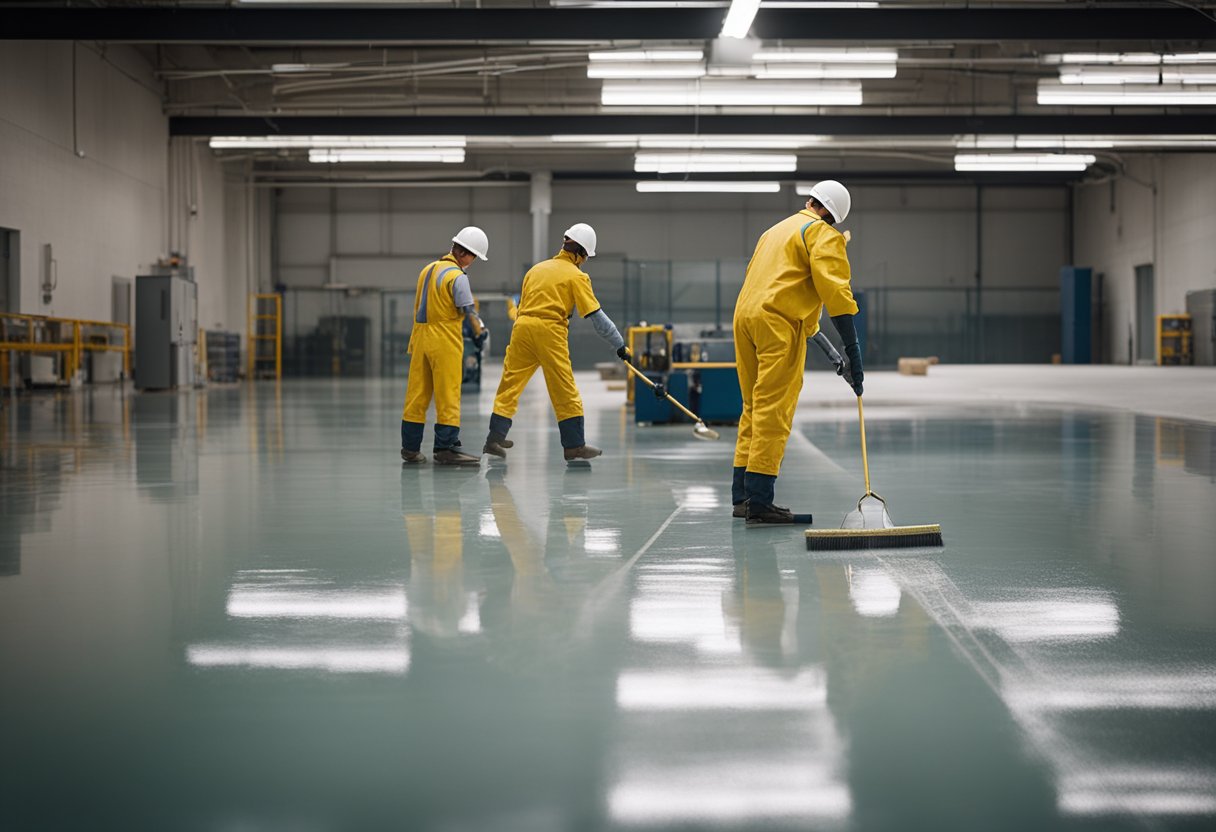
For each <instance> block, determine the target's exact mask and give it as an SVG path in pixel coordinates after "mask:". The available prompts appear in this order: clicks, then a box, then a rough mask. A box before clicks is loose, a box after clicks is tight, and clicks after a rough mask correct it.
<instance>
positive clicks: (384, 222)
mask: <svg viewBox="0 0 1216 832" xmlns="http://www.w3.org/2000/svg"><path fill="white" fill-rule="evenodd" d="M852 192H853V197H854V199H853V205H854V208H853V211H852V213H851V214H850V216H849V218H848V221H847V222H846V223H845V227H847V228H850V229H852V231H853V235H854V239H853V242H852V243H851V244H850V246H849V255H850V260H851V263H852V266H853V274H854V286H855V288H858V289H888V290H903V291H891V292H889V293H888V295H887V301H886V307H887V309H888V312H887V315H886V318H885V319H884V321H885V326H886V327H887V329H888V331H889V332H892V333H898V332H900V331H901V329H902V330H904V331H907V332H909V333H918V334H920V335H921V336H922V337H930V338H932V337H936V335H935V334H936V333H940V332H942V331H944V330H947V329H948V330H950V332H951V333H953V335H952V336H951V337H955V340H956V341H959V342H961V341H962V340H963V338H962V329H963V326H964V324H963V318H964V316H965V312H966V309H967V299H966V297H965V294H964V289H967V288H971V287H974V286H975V282H976V271H977V265H978V268H979V269H980V271H981V273H982V277H983V284H984V286H985V287H986V289H992V290H994V291H993V292H992V293H991V294H990V295H989V296H988V299H986V300H985V304H984V309H985V311H986V312H987V313H988V314H996V315H1001V314H1003V313H1004V314H1018V315H1039V316H1041V317H1043V316H1050V315H1053V314H1056V313H1058V309H1059V301H1058V293H1057V292H1055V291H1054V287H1056V286H1057V283H1058V273H1059V268H1060V266H1061V265H1063V264H1064V263H1065V262H1066V261H1067V259H1068V258H1067V250H1068V242H1069V240H1068V234H1069V229H1068V209H1067V204H1068V203H1067V199H1068V194H1067V191H1066V190H1065V189H1064V188H985V189H984V191H983V194H982V197H981V196H979V195H978V194H977V191H976V189H975V188H973V187H951V186H940V185H939V186H916V187H874V186H869V187H867V186H857V187H854V188H853V189H852ZM977 198H979V199H982V205H983V210H982V222H981V223H980V226H981V227H980V228H979V229H977V222H976V216H977V213H976V204H977ZM804 203H805V197H799V196H797V195H796V194H795V193H794V189H793V188H792V187H790V186H786V187H785V188H784V189H783V191H782V192H781V193H780V194H775V195H747V194H696V195H690V194H638V193H637V192H636V191H635V189H634V186H633V184H632V183H597V184H587V183H565V182H557V183H555V184H554V186H553V210H552V214H551V217H550V223H549V239H550V241H551V247H550V250H551V251H556V250H557V248H558V245H559V243H560V240H561V234H562V232H563V231H564V230H565V229H566V228H567V227H568V226H569V225H570V224H571V223H573V222H577V221H583V222H589V223H591V224H592V225H593V226H594V227H595V228H596V231H597V233H598V236H599V242H598V249H599V251H598V253H597V255H598V256H597V257H596V258H595V259H594V260H593V261H592V262H591V264H590V265H589V266H588V271H589V272H590V274H591V276H592V278H593V280H594V281H595V286H596V292H597V294H598V295H599V298H600V301H601V302H602V303H603V304H604V307H605V309H606V310H607V311H608V312H609V314H610V315H612V316H613V317H614V318H616V320H617V321H618V323H620V324H622V325H623V324H625V323H627V322H629V321H631V320H637V319H641V318H645V319H649V320H651V321H655V320H674V321H676V322H693V321H696V322H713V321H714V315H715V311H716V310H717V308H718V307H717V306H716V304H717V301H716V300H715V289H716V287H717V281H718V279H719V275H720V280H721V286H720V288H719V289H717V291H718V292H719V293H720V296H721V309H722V310H723V311H722V312H721V316H722V320H723V322H724V323H727V324H729V322H730V316H731V310H733V307H734V299H735V295H736V294H737V292H738V287H739V286H740V285H741V284H742V278H743V271H744V269H745V267H746V261H747V259H748V258H749V257H750V256H751V253H752V249H753V247H754V246H755V243H756V240H757V238H758V237H759V236H760V234H761V233H763V231H764V230H765V229H766V228H768V227H769V226H770V225H771V224H772V223H774V222H776V221H778V220H780V219H782V218H783V217H785V216H788V215H789V214H791V213H793V212H794V211H797V210H798V209H799V208H801V207H802V205H803V204H804ZM275 207H276V212H277V215H276V216H277V220H276V223H275V229H276V250H277V257H278V269H277V271H276V275H277V279H278V280H279V281H281V282H282V283H283V284H285V285H287V286H290V287H311V288H312V289H315V290H318V291H312V292H309V293H307V295H306V296H305V295H304V294H301V293H293V296H292V298H289V303H288V305H289V307H291V309H290V311H289V315H288V317H289V319H290V320H289V322H288V329H289V331H291V330H292V329H293V328H295V329H297V331H307V330H308V329H310V328H311V327H312V326H313V324H314V322H315V320H316V318H317V317H318V316H319V315H323V314H341V315H359V316H368V317H371V318H372V327H373V335H372V339H373V345H372V350H373V352H375V351H376V350H377V349H379V344H378V343H377V342H378V339H379V331H380V330H379V327H380V320H381V318H382V317H384V316H386V315H387V316H389V317H392V318H393V319H395V320H398V323H397V324H396V327H397V328H398V329H408V326H409V324H408V321H407V320H406V319H407V318H408V310H409V309H411V308H412V303H413V290H414V285H415V282H416V280H417V275H418V271H419V269H420V268H421V267H422V266H423V265H424V264H425V263H426V262H428V261H429V260H431V259H432V258H434V257H436V256H437V255H439V254H440V253H442V252H443V251H445V250H446V248H447V246H448V240H450V239H451V236H452V234H453V233H454V232H455V231H456V230H457V229H459V228H460V227H461V226H463V225H467V224H476V225H480V226H481V227H483V228H484V229H485V230H486V232H487V233H488V234H489V236H490V262H488V263H478V264H476V265H475V266H474V268H473V269H472V270H471V272H470V276H471V278H472V280H473V285H474V288H475V290H476V291H478V292H481V293H486V292H500V291H508V292H514V291H518V288H519V285H520V280H521V278H522V276H523V273H524V271H525V270H526V269H527V267H528V266H529V265H530V263H529V259H530V255H531V223H532V218H531V215H530V213H529V189H528V187H527V185H526V184H524V185H522V186H519V187H493V188H487V187H481V188H469V187H464V188H442V189H441V188H400V189H361V188H360V189H347V190H331V189H321V188H290V189H284V190H283V191H281V192H280V194H279V195H278V197H277V198H276V201H275ZM977 233H978V234H979V237H980V239H982V244H981V245H980V248H981V249H982V252H983V256H982V263H979V264H977V262H976V251H977ZM626 260H629V261H631V263H630V264H626V263H625V261H626ZM640 261H650V262H648V263H646V264H645V266H641V265H639V262H640ZM668 274H670V276H671V283H672V288H671V290H670V291H669V290H668V288H667V287H666V284H665V283H662V281H664V280H665V279H666V277H667V275H668ZM626 275H629V276H630V277H631V279H632V283H633V285H632V287H631V288H630V289H629V291H628V292H626V290H625V286H624V284H625V282H626ZM656 275H657V276H658V277H655V276H656ZM331 278H332V280H333V282H336V283H342V284H347V285H349V286H354V287H375V288H378V289H383V290H388V291H393V292H397V293H400V296H399V297H398V298H397V299H396V300H395V303H396V306H394V307H393V310H395V311H392V310H389V309H388V307H387V303H388V301H386V305H385V306H384V307H383V308H382V307H381V305H380V298H379V295H378V293H363V294H361V295H357V296H354V295H352V293H342V292H338V293H334V292H330V293H322V292H320V291H319V288H320V287H321V286H322V285H324V284H325V283H326V282H328V281H330V280H331ZM660 284H661V285H660ZM914 287H915V288H920V289H928V290H929V291H907V290H910V289H913V288H914ZM1027 287H1048V289H1049V291H1046V292H1027V291H1019V292H1017V293H1008V292H1001V291H1000V290H1001V289H1010V288H1017V289H1019V290H1024V289H1026V288H1027ZM942 289H954V290H956V291H954V292H941V291H940V290H942ZM875 294H876V295H877V294H878V293H875ZM669 304H670V305H669ZM504 329H505V327H504ZM1007 329H1018V321H1011V325H1010V327H1008V328H1007ZM1057 329H1058V326H1057V327H1056V328H1055V329H1053V330H1052V333H1053V334H1055V333H1056V330H1057ZM583 330H586V331H583ZM571 332H572V352H573V354H574V356H575V359H576V363H577V364H580V365H587V364H589V363H590V362H591V361H593V360H599V358H602V355H601V353H602V347H601V346H600V345H598V343H597V342H596V340H595V336H594V334H593V333H591V331H590V328H589V327H579V326H578V325H577V324H576V325H575V326H573V327H572V329H571ZM990 334H991V337H992V338H993V339H994V340H1001V339H1002V338H1005V337H1007V336H1004V335H1002V334H1000V332H999V331H998V330H997V329H996V327H993V330H992V333H990ZM1034 337H1038V336H1034ZM1056 337H1057V338H1058V334H1057V335H1056ZM1040 340H1041V339H1040ZM502 343H503V342H502V341H501V340H500V341H499V342H498V344H497V345H496V346H495V347H494V350H493V352H494V353H495V354H497V353H499V351H500V348H501V346H502ZM903 343H905V342H901V345H902V344H903ZM912 343H915V344H916V345H917V346H923V348H924V349H927V350H930V351H936V350H934V349H933V347H931V346H929V345H928V344H926V343H925V342H924V341H923V340H922V341H920V342H912ZM1055 349H1058V347H1056V346H1051V345H1045V346H1044V347H1043V350H1041V352H1042V353H1043V355H1042V356H1041V360H1046V358H1047V356H1049V355H1050V353H1051V352H1053V351H1055ZM594 356H599V358H595V357H594Z"/></svg>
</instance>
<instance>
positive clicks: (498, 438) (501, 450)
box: [481, 431, 515, 459]
mask: <svg viewBox="0 0 1216 832" xmlns="http://www.w3.org/2000/svg"><path fill="white" fill-rule="evenodd" d="M514 447H515V443H514V442H512V441H511V440H510V439H508V438H507V437H505V436H503V435H502V434H501V433H494V432H493V431H491V432H490V435H489V436H487V437H486V444H485V447H483V448H482V449H481V452H482V453H483V454H492V455H494V456H496V457H500V458H502V459H506V458H507V449H508V448H514Z"/></svg>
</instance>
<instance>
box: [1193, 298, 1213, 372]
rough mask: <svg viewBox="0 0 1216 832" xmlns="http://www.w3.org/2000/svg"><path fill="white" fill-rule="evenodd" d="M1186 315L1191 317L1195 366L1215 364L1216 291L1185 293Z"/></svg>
mask: <svg viewBox="0 0 1216 832" xmlns="http://www.w3.org/2000/svg"><path fill="white" fill-rule="evenodd" d="M1186 313H1187V314H1188V315H1190V316H1191V344H1192V348H1193V349H1194V351H1195V352H1194V355H1195V364H1196V365H1202V366H1205V367H1211V366H1212V365H1214V364H1216V289H1201V290H1199V291H1198V292H1187V293H1186Z"/></svg>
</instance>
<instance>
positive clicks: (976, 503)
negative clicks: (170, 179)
mask: <svg viewBox="0 0 1216 832" xmlns="http://www.w3.org/2000/svg"><path fill="white" fill-rule="evenodd" d="M491 383H492V380H491ZM580 383H581V384H582V385H583V390H584V397H585V399H586V401H587V404H588V414H587V423H588V432H589V436H590V437H591V438H593V439H594V440H595V441H597V442H598V443H599V444H601V445H603V447H604V448H605V450H606V454H605V456H604V457H603V458H602V459H600V460H596V461H595V463H594V464H593V466H592V468H591V469H590V470H582V471H579V470H568V469H567V468H566V467H565V466H564V465H563V463H562V462H561V460H560V449H559V448H558V447H557V439H556V431H555V430H554V428H553V427H552V425H551V424H550V417H549V415H548V411H547V405H546V403H545V402H544V400H543V398H542V394H543V388H541V389H538V390H533V391H530V392H529V394H528V396H527V397H526V398H525V400H524V406H523V410H522V411H521V415H520V418H519V419H517V428H516V430H515V431H514V432H513V438H514V439H516V440H517V443H518V444H517V447H516V449H515V450H514V451H513V452H512V457H511V460H510V461H509V462H508V464H506V465H495V466H494V467H491V468H486V467H483V468H482V469H481V470H478V471H451V470H436V469H433V468H429V467H427V468H421V469H419V468H414V467H411V468H406V469H403V468H402V467H401V466H400V465H399V462H398V461H397V460H396V458H395V457H396V450H395V446H396V441H397V427H396V423H395V419H396V418H397V413H399V405H400V402H399V395H400V392H401V391H400V390H399V389H398V388H399V386H400V385H397V384H395V383H388V382H383V383H382V382H380V381H366V382H353V381H352V382H342V383H330V382H310V383H285V384H283V385H281V386H280V387H278V388H277V389H276V388H275V386H273V385H269V386H261V387H257V388H252V389H251V388H232V389H212V390H209V391H206V392H191V393H186V394H181V395H164V394H162V395H144V396H133V395H130V394H127V395H123V394H121V393H120V392H119V391H116V390H109V389H99V390H96V391H91V392H85V393H76V394H68V395H48V396H37V397H30V398H22V399H20V400H19V401H18V402H17V404H16V406H10V405H8V404H6V405H5V407H4V409H3V411H0V417H2V418H0V453H2V457H0V459H2V462H3V469H2V471H3V478H2V479H0V496H2V497H3V500H2V502H0V551H2V552H3V555H0V667H3V668H4V678H5V684H4V685H3V686H0V735H2V736H4V737H6V743H5V744H6V746H7V747H8V748H9V749H11V753H9V754H7V755H5V762H4V763H3V766H4V770H3V772H2V775H3V776H2V777H0V782H2V783H3V784H4V785H3V786H2V787H0V789H2V790H3V792H2V795H3V798H2V800H0V821H6V820H11V821H12V822H11V823H7V822H6V823H3V824H0V825H4V826H5V827H6V828H8V827H10V826H11V827H12V828H18V829H21V828H83V827H84V826H87V827H89V828H217V827H218V828H225V827H226V826H230V825H231V823H232V822H233V819H241V820H240V822H241V823H244V824H245V825H247V826H248V827H249V828H277V827H279V826H282V827H284V828H316V829H347V828H369V829H373V828H411V829H456V828H459V829H487V830H498V829H512V828H520V829H600V828H603V829H610V828H626V827H628V828H702V827H721V828H739V829H762V828H777V829H795V828H796V829H805V828H841V829H844V828H857V829H892V830H894V829H899V830H949V829H968V830H970V829H980V828H983V829H1010V830H1013V829H1017V830H1024V829H1053V828H1061V829H1063V828H1068V829H1071V828H1103V829H1106V828H1124V827H1126V828H1138V827H1140V826H1142V825H1145V824H1148V825H1151V826H1153V827H1154V828H1161V829H1173V828H1179V829H1182V828H1206V827H1207V826H1208V825H1210V824H1211V822H1212V821H1213V819H1214V818H1216V797H1213V795H1216V647H1214V645H1216V640H1214V639H1213V633H1214V632H1216V604H1213V603H1212V598H1213V592H1212V590H1213V588H1216V549H1214V548H1213V546H1212V545H1211V541H1212V540H1213V539H1216V512H1212V510H1211V507H1212V506H1213V505H1216V429H1213V428H1212V427H1211V426H1201V425H1194V424H1187V423H1180V422H1172V421H1169V420H1162V419H1149V418H1144V417H1136V416H1133V415H1130V414H1122V413H1101V414H1098V413H1087V412H1081V411H1068V410H1049V409H1042V408H1035V407H1025V406H1022V407H1002V408H1001V409H999V410H992V409H986V408H985V406H984V405H982V404H977V405H976V406H975V407H973V408H970V409H966V410H963V411H961V412H960V411H959V410H958V409H957V408H953V409H950V410H947V409H945V408H941V407H932V406H925V407H911V406H905V405H901V406H900V407H898V408H884V407H883V406H882V404H881V400H878V401H876V402H875V404H873V405H871V406H870V407H867V416H868V417H869V418H868V420H867V422H868V425H867V427H868V431H867V433H868V434H869V440H870V450H871V464H872V473H873V476H874V479H875V485H876V488H877V490H879V491H880V492H881V493H883V494H884V496H885V497H886V498H887V499H888V500H889V501H890V504H891V511H892V514H893V515H894V517H895V520H896V521H897V522H905V523H915V522H922V521H930V522H941V523H942V524H943V527H944V529H945V536H946V546H945V547H944V548H943V549H942V550H940V551H931V552H914V553H898V552H889V553H882V554H881V555H839V554H836V555H817V556H812V555H810V554H809V553H807V552H806V551H805V548H804V546H803V542H802V539H801V537H800V536H799V535H798V533H797V530H794V531H793V532H790V531H788V530H780V529H777V530H773V529H745V528H744V527H743V525H742V523H741V522H739V521H735V520H732V519H731V518H730V516H729V513H730V506H729V504H730V500H729V490H728V475H729V465H730V443H731V440H732V439H733V432H732V431H730V430H726V431H724V437H723V441H722V442H720V443H717V444H712V443H703V442H696V441H694V440H693V439H692V438H691V436H690V435H689V433H688V431H687V429H686V428H678V427H676V428H650V429H640V430H639V429H635V428H634V427H633V426H632V425H630V424H628V421H627V419H625V418H624V415H623V414H622V412H621V409H620V405H619V401H618V399H617V394H608V393H606V392H604V391H602V390H601V389H600V387H599V384H598V382H596V381H594V380H592V379H590V378H589V377H587V378H580ZM488 396H489V393H488V392H487V391H483V392H482V394H480V396H477V395H472V396H467V397H466V400H465V408H466V419H465V435H466V444H467V445H473V444H475V443H476V442H478V441H479V439H480V436H481V434H482V432H483V431H484V429H485V421H484V415H483V414H484V412H485V410H486V409H487V407H488ZM851 415H852V414H850V413H849V412H846V411H843V410H835V409H829V408H816V409H812V410H808V411H807V412H804V413H801V414H800V416H799V423H798V426H797V429H798V434H797V436H796V438H795V441H793V442H791V444H790V450H789V453H788V456H787V459H786V465H785V470H784V472H783V475H782V478H781V481H780V484H779V491H778V496H779V498H780V499H781V500H782V501H784V502H786V503H790V504H792V505H793V507H794V508H795V510H798V511H804V510H813V511H814V513H815V515H816V518H817V521H818V523H819V524H820V525H834V524H836V523H838V522H839V520H840V518H841V517H842V516H843V514H844V512H845V511H847V510H848V509H849V508H851V507H852V505H853V504H855V501H856V498H857V496H858V489H859V479H860V478H859V477H858V476H857V474H856V470H857V460H856V458H855V457H856V451H855V448H856V445H857V439H858V437H857V434H856V427H855V424H854V423H853V421H852V419H851V418H850V417H851ZM69 782H70V783H76V784H79V786H78V791H79V794H78V795H77V799H76V800H74V801H64V800H62V799H59V798H60V797H61V791H62V788H63V784H64V783H69Z"/></svg>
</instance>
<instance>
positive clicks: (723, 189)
mask: <svg viewBox="0 0 1216 832" xmlns="http://www.w3.org/2000/svg"><path fill="white" fill-rule="evenodd" d="M637 190H638V193H640V194H659V193H689V194H775V193H778V192H779V191H780V190H781V183H780V182H649V181H648V182H639V183H638V184H637Z"/></svg>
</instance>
